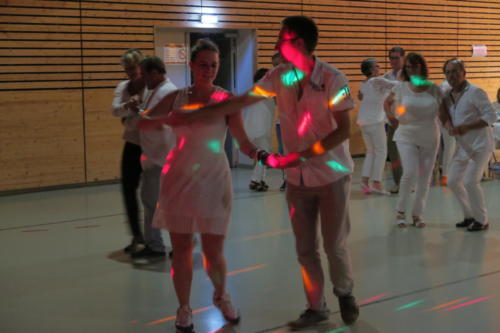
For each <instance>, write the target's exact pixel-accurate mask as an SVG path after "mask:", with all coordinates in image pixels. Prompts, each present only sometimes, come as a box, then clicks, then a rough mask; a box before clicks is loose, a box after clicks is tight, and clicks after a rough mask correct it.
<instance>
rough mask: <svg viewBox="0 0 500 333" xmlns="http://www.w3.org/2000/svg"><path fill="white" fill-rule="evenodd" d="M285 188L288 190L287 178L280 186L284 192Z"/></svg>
mask: <svg viewBox="0 0 500 333" xmlns="http://www.w3.org/2000/svg"><path fill="white" fill-rule="evenodd" d="M284 190H286V180H284V181H283V184H281V186H280V191H281V192H283V191H284Z"/></svg>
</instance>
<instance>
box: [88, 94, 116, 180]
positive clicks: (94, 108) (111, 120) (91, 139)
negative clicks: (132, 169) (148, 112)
mask: <svg viewBox="0 0 500 333" xmlns="http://www.w3.org/2000/svg"><path fill="white" fill-rule="evenodd" d="M113 93H114V89H85V99H84V101H85V138H86V140H85V148H86V149H85V150H86V156H87V161H86V162H87V181H89V182H92V181H103V180H110V179H118V178H119V177H120V158H121V152H122V149H123V140H122V132H123V126H122V123H121V121H120V118H116V117H113V116H112V115H111V100H112V97H113Z"/></svg>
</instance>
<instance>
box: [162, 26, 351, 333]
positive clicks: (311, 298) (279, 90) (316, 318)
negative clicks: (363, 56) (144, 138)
mask: <svg viewBox="0 0 500 333" xmlns="http://www.w3.org/2000/svg"><path fill="white" fill-rule="evenodd" d="M317 41H318V29H317V27H316V24H315V23H314V22H313V21H312V20H311V19H310V18H308V17H305V16H290V17H287V18H286V19H285V20H283V22H282V28H281V31H280V35H279V39H278V42H277V44H276V49H277V50H279V51H280V53H281V54H282V56H283V58H284V60H285V61H284V63H283V64H281V65H279V66H277V67H274V68H272V69H271V70H270V71H269V72H268V73H267V74H266V76H264V78H263V79H262V80H260V81H259V82H258V83H257V84H256V85H255V86H254V88H253V90H252V91H251V92H250V93H249V94H245V95H241V96H238V97H235V98H232V99H228V100H226V101H224V102H221V103H219V104H216V105H212V106H207V107H205V108H203V109H201V110H199V111H197V112H192V113H191V114H189V115H180V114H179V113H175V114H176V115H172V116H171V122H170V123H172V124H176V123H177V124H181V123H183V122H184V123H185V122H189V121H194V120H195V119H197V118H201V117H213V116H214V114H217V115H223V114H230V113H232V112H235V111H237V110H240V109H241V108H243V107H246V106H249V105H251V104H254V103H257V102H259V101H261V100H262V99H263V98H270V97H273V96H276V102H277V104H278V108H279V110H280V115H279V116H280V121H281V130H282V135H283V145H284V152H285V154H286V155H285V156H281V155H279V154H274V155H269V154H267V153H265V152H263V151H260V152H258V153H257V152H255V153H256V154H255V155H257V156H258V157H259V160H262V161H263V162H265V163H267V164H268V165H269V166H271V167H278V168H282V169H286V176H287V189H286V190H287V192H286V197H287V201H288V206H289V209H290V218H291V222H292V227H293V230H294V234H295V240H296V250H297V255H298V260H299V263H300V265H301V272H302V277H303V282H304V289H305V293H306V298H307V301H308V308H307V309H306V311H305V312H304V313H303V314H302V315H301V316H300V317H299V318H298V319H296V320H294V321H291V322H289V323H288V326H289V327H290V328H291V329H293V330H296V329H303V328H307V327H310V326H313V325H316V324H317V323H319V322H322V321H325V320H327V319H328V315H329V311H328V308H327V306H326V302H325V297H324V276H323V269H322V267H321V260H320V253H319V241H318V237H319V235H318V228H317V225H318V222H319V219H318V217H319V216H321V233H322V238H323V248H324V251H325V252H326V255H327V258H328V271H329V273H330V279H331V281H332V283H333V286H334V294H335V295H336V296H337V297H338V301H339V305H340V312H341V316H342V319H343V321H344V322H345V323H346V324H348V325H350V324H352V323H354V322H355V321H356V320H357V318H358V316H359V308H358V305H357V304H356V300H355V298H354V296H353V295H352V289H353V278H352V269H351V260H350V256H349V252H348V250H347V245H346V242H347V236H348V234H349V230H350V220H349V207H348V202H349V193H350V184H351V173H352V170H353V161H352V159H351V155H350V153H349V135H350V116H349V110H351V109H352V108H353V107H354V101H353V99H352V98H351V95H350V92H349V88H348V81H347V78H346V77H345V75H344V74H342V73H341V72H340V71H339V70H338V69H337V68H335V67H333V66H331V65H329V64H327V63H325V62H323V61H321V60H320V59H318V58H317V57H315V56H314V55H313V52H314V49H315V47H316V44H317Z"/></svg>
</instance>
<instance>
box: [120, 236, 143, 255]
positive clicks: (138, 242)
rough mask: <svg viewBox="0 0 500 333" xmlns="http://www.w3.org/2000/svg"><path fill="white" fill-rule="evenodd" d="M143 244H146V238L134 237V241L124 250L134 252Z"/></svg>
mask: <svg viewBox="0 0 500 333" xmlns="http://www.w3.org/2000/svg"><path fill="white" fill-rule="evenodd" d="M141 246H144V240H143V239H142V238H137V237H134V238H132V242H131V243H130V244H129V245H127V246H126V247H125V248H124V249H123V252H125V253H132V252H135V251H137V248H139V247H141Z"/></svg>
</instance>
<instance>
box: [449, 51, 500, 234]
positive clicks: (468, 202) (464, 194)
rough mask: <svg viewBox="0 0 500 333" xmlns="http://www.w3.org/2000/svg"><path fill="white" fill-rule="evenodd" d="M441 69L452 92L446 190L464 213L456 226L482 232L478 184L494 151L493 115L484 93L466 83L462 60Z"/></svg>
mask: <svg viewBox="0 0 500 333" xmlns="http://www.w3.org/2000/svg"><path fill="white" fill-rule="evenodd" d="M443 68H444V72H445V75H446V79H447V80H448V83H449V84H450V86H451V88H452V89H451V90H450V92H449V93H448V94H447V95H446V99H445V101H446V104H447V107H448V109H449V116H450V122H451V124H450V134H451V135H454V136H455V138H456V142H457V151H456V152H455V155H454V157H453V160H452V162H451V165H450V168H449V170H448V187H449V188H450V189H451V190H452V191H453V193H454V194H455V195H456V197H457V199H458V201H459V202H460V205H461V206H462V210H463V213H464V220H463V221H462V222H459V223H457V224H456V226H457V227H458V228H467V230H468V231H480V230H485V229H487V228H488V226H489V222H488V213H487V211H486V204H485V199H484V194H483V191H482V189H481V186H480V181H481V177H482V174H483V170H484V169H485V167H486V165H487V164H488V161H489V159H490V157H491V153H492V152H493V149H494V144H495V139H494V137H493V132H492V128H491V125H492V124H493V123H494V122H495V121H496V114H495V111H494V110H493V107H492V106H491V103H490V101H489V99H488V95H487V94H486V92H485V91H484V90H483V89H481V88H479V87H477V86H475V85H472V84H470V83H469V82H468V81H467V80H466V79H465V75H466V71H465V65H464V63H463V62H462V61H461V60H459V59H456V58H454V59H450V60H448V61H446V63H445V65H444V67H443Z"/></svg>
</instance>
